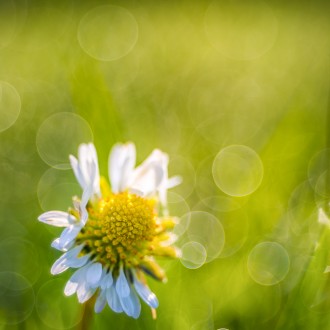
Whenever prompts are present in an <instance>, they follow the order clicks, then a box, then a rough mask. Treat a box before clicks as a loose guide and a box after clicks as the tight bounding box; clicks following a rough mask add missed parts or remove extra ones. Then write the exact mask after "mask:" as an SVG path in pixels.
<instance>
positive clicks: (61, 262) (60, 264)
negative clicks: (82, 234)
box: [50, 245, 83, 275]
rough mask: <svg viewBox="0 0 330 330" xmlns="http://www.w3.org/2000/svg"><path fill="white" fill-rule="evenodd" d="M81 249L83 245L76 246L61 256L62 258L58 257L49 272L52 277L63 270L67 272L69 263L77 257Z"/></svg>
mask: <svg viewBox="0 0 330 330" xmlns="http://www.w3.org/2000/svg"><path fill="white" fill-rule="evenodd" d="M82 248H83V245H78V246H76V247H75V248H73V249H72V250H70V251H68V252H65V253H64V254H62V256H61V257H59V258H58V259H57V260H56V261H55V262H54V264H53V266H52V268H51V270H50V272H51V273H52V274H53V275H56V274H59V273H62V272H64V271H65V270H67V269H68V268H69V267H70V266H69V264H70V262H72V260H74V259H75V258H76V257H77V255H78V254H79V253H80V251H81V250H82Z"/></svg>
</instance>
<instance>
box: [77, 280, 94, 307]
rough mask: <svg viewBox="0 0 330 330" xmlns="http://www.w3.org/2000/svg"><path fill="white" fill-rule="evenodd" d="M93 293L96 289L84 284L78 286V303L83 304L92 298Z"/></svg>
mask: <svg viewBox="0 0 330 330" xmlns="http://www.w3.org/2000/svg"><path fill="white" fill-rule="evenodd" d="M95 291H96V288H91V287H89V286H88V285H87V283H86V282H84V283H82V284H81V285H78V289H77V297H78V301H79V302H80V303H81V304H82V303H84V302H85V301H87V300H88V299H89V298H91V297H92V296H93V294H94V293H95Z"/></svg>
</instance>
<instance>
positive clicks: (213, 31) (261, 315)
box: [0, 0, 330, 330]
mask: <svg viewBox="0 0 330 330" xmlns="http://www.w3.org/2000/svg"><path fill="white" fill-rule="evenodd" d="M329 10H330V6H329V4H328V5H327V4H326V3H325V2H322V1H313V2H312V1H304V2H301V1H290V2H288V3H287V2H285V1H267V2H266V1H265V2H261V1H260V2H259V1H243V0H242V1H233V0H229V1H225V0H223V1H211V2H209V1H176V2H166V1H163V2H161V1H150V2H147V1H143V0H142V1H123V2H120V1H116V2H112V1H111V2H110V1H74V0H69V1H62V2H57V1H53V2H50V1H49V2H48V3H47V2H42V1H40V2H35V3H34V2H32V1H31V2H28V1H25V0H17V1H15V0H11V1H10V0H8V1H1V3H0V203H1V219H0V251H1V252H0V329H27V330H30V329H31V330H34V329H42V330H43V329H76V328H77V329H80V320H81V317H82V306H81V305H80V304H78V302H77V298H76V297H75V296H74V297H69V298H68V297H65V296H64V294H63V288H64V285H65V282H66V280H67V279H68V278H69V277H70V274H72V272H71V271H67V272H66V273H64V274H61V275H58V276H56V277H54V276H51V274H50V267H51V265H52V264H53V262H54V261H55V260H56V259H57V258H58V257H59V256H60V253H59V252H58V251H56V250H54V249H52V248H51V247H50V243H51V241H52V240H53V239H54V238H55V237H57V235H59V233H60V230H58V229H57V228H49V227H48V226H46V225H44V224H41V223H39V222H38V221H37V217H38V215H39V214H41V213H42V212H44V211H47V210H53V209H59V210H64V211H65V210H67V208H68V207H69V206H70V205H71V196H73V195H80V194H81V191H80V188H79V185H78V184H77V183H76V181H75V178H74V175H73V173H72V171H71V170H70V166H69V163H68V155H69V154H70V153H71V154H74V155H76V153H77V147H78V145H79V144H80V143H82V142H89V141H93V142H94V143H95V146H96V148H97V150H98V156H99V164H100V171H101V173H102V174H103V175H105V176H107V160H108V154H109V151H110V149H111V147H112V145H113V144H114V143H116V142H120V141H121V142H125V141H132V142H134V143H135V144H136V147H137V157H138V162H141V161H143V160H144V159H145V157H147V156H148V154H149V153H150V152H151V151H152V150H153V149H154V148H160V149H162V150H163V151H165V152H167V153H168V154H169V156H170V165H169V171H170V175H176V174H180V175H181V176H182V178H183V183H182V184H181V185H180V186H178V187H176V188H174V189H172V190H170V191H169V207H170V210H171V213H172V214H173V215H176V216H180V217H182V218H181V227H178V228H176V232H177V233H182V237H181V239H180V240H179V241H178V246H179V247H181V248H182V251H183V259H182V260H181V261H179V260H178V261H174V262H168V261H166V260H164V261H161V263H162V265H163V266H164V268H165V269H166V271H167V276H168V283H166V284H160V283H157V282H155V281H153V280H150V281H149V284H150V287H151V288H152V290H153V291H154V292H155V293H156V294H157V296H158V298H159V301H160V306H159V308H158V310H157V320H153V319H152V316H151V313H150V310H149V308H147V306H145V305H144V306H143V307H142V315H141V317H140V318H139V319H138V320H132V319H130V318H128V317H127V316H125V315H122V314H115V313H113V312H112V311H111V310H110V308H108V307H107V308H105V310H104V311H103V312H102V313H101V314H98V315H95V317H94V319H93V324H92V326H91V329H97V330H99V329H100V330H101V329H123V330H124V329H125V330H126V329H141V330H142V329H143V330H144V329H175V330H176V329H178V330H179V329H180V330H181V329H182V330H184V329H191V330H199V329H210V330H211V329H221V328H224V329H229V330H241V329H267V330H268V329H285V330H295V329H299V330H301V329H308V330H311V329H320V330H321V329H330V281H329V275H328V274H327V273H324V271H325V269H326V267H327V266H328V265H330V260H329V257H328V254H329V253H328V249H329V247H330V235H329V230H330V229H329V228H328V226H327V225H324V224H320V223H319V221H320V220H321V221H323V222H327V221H328V219H327V216H326V214H327V212H328V211H329V210H328V209H329V199H330V189H329V188H330V172H329V169H330V151H329V149H327V148H328V147H330V134H329V132H328V130H329V122H330V121H329V120H330V110H329V109H330V106H329V105H328V92H329V86H330V82H329V54H330V34H329V31H330V20H329V19H330V11H329ZM320 208H323V209H324V210H325V213H324V214H321V217H320V214H319V209H320ZM190 212H193V213H190ZM186 227H187V228H186ZM183 228H186V231H184V230H183Z"/></svg>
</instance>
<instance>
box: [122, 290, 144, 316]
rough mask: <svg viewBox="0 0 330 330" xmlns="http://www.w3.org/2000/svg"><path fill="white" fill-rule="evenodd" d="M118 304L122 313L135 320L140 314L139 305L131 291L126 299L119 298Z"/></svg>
mask: <svg viewBox="0 0 330 330" xmlns="http://www.w3.org/2000/svg"><path fill="white" fill-rule="evenodd" d="M119 299H120V303H121V306H122V307H123V310H124V312H125V313H126V314H127V315H128V316H131V317H133V318H135V319H137V318H138V317H139V315H140V312H141V304H140V301H139V299H138V297H137V296H136V294H135V292H134V291H133V290H131V292H130V294H129V295H128V296H127V297H120V296H119Z"/></svg>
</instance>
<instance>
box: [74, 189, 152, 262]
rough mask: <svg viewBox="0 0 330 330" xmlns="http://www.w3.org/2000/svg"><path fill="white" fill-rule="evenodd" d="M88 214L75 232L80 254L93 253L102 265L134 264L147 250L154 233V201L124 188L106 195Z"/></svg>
mask: <svg viewBox="0 0 330 330" xmlns="http://www.w3.org/2000/svg"><path fill="white" fill-rule="evenodd" d="M89 214H90V218H89V219H88V221H87V223H86V225H85V227H84V228H83V229H82V230H81V232H80V233H79V234H78V236H77V241H78V242H79V243H85V248H84V250H83V251H82V253H83V254H86V253H91V254H92V255H95V256H97V258H98V260H99V261H100V262H101V263H103V264H104V265H109V266H110V265H111V264H113V263H117V262H119V261H120V260H121V262H123V263H126V264H127V265H134V264H136V263H137V262H138V259H137V258H141V256H142V257H143V256H144V255H146V254H149V253H148V251H149V249H150V245H151V242H152V241H153V240H154V238H155V236H156V235H157V228H156V227H157V224H156V213H155V210H154V202H153V201H152V200H148V199H145V198H142V197H140V196H137V195H135V194H129V193H127V192H123V193H119V194H114V195H110V197H108V198H104V199H102V200H100V201H99V203H98V205H97V206H94V207H93V209H92V210H89Z"/></svg>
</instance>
